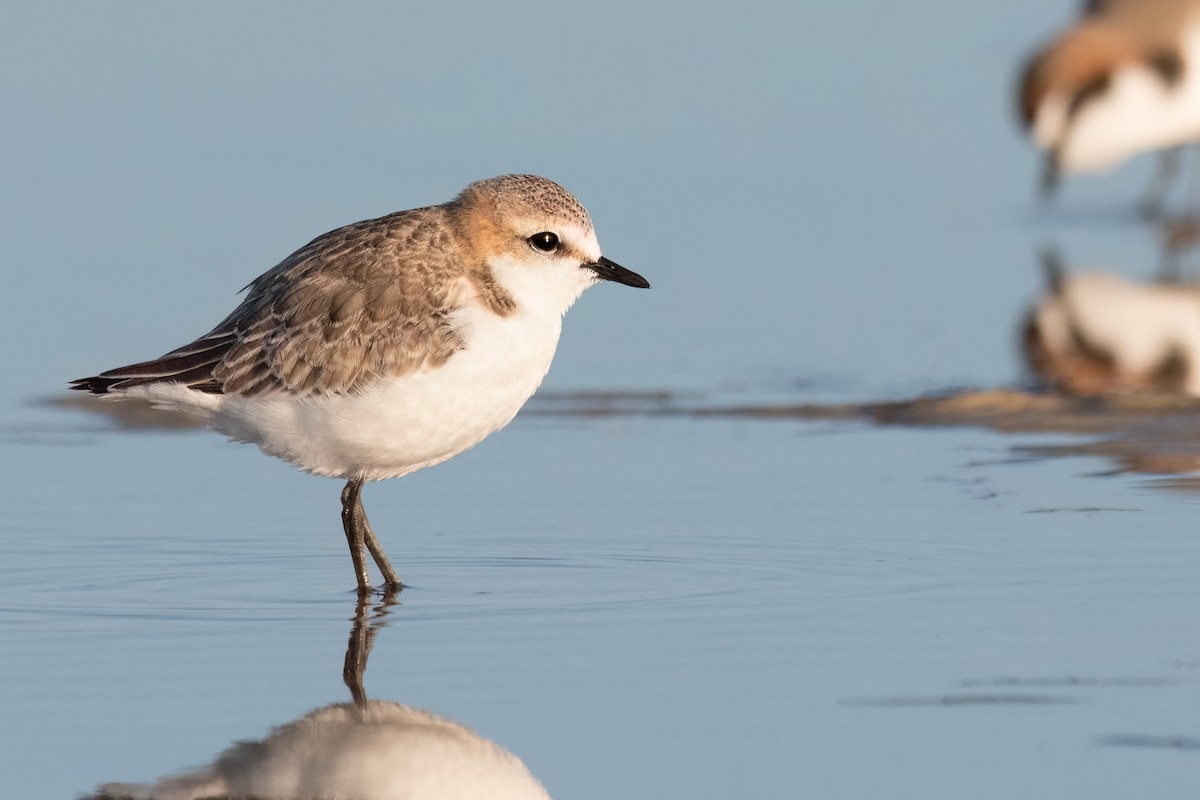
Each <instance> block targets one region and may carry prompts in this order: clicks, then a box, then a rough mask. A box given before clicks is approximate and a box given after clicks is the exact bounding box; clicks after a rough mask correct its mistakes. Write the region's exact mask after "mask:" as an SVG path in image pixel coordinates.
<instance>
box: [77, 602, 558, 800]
mask: <svg viewBox="0 0 1200 800" xmlns="http://www.w3.org/2000/svg"><path fill="white" fill-rule="evenodd" d="M394 604H395V599H394V596H393V595H390V594H389V595H385V596H384V597H383V598H382V600H381V602H378V603H377V604H376V605H375V606H374V607H372V606H371V605H370V604H369V603H367V602H366V601H364V600H360V601H359V604H358V607H357V610H356V614H355V619H354V625H353V627H352V628H351V631H350V642H349V645H348V647H347V649H346V661H345V669H344V671H343V675H344V677H345V680H346V685H347V687H349V689H350V694H351V696H352V697H353V702H351V703H337V704H334V705H329V706H325V707H323V708H318V709H315V710H313V711H310V712H309V713H308V714H306V715H304V716H303V717H301V718H300V719H298V720H296V721H294V722H290V723H288V724H286V725H282V726H280V727H278V728H276V729H275V730H274V731H272V732H271V734H270V735H269V736H268V737H267V738H265V739H263V740H261V741H257V742H241V743H238V744H235V745H233V746H232V747H230V748H229V749H228V750H226V751H225V752H224V753H222V754H221V755H220V756H218V757H217V759H216V761H214V762H213V763H212V764H211V765H210V766H207V767H204V768H202V769H198V770H195V771H192V772H187V773H183V774H179V775H173V776H168V777H166V778H162V779H160V780H159V781H158V782H156V783H154V784H152V785H134V784H109V785H106V786H102V787H101V788H100V789H99V790H98V792H97V793H96V794H95V795H93V796H92V797H91V798H90V800H201V798H204V799H205V800H235V799H237V800H251V798H253V800H284V799H285V798H286V800H318V799H320V800H329V799H331V798H355V799H356V800H401V798H403V799H404V800H420V799H421V798H431V799H432V798H437V799H438V800H460V799H461V800H467V799H468V798H470V800H479V799H480V798H494V800H548V798H549V795H548V794H547V793H546V790H545V788H543V786H542V784H541V783H540V782H538V780H537V779H536V778H534V777H533V775H532V774H530V772H529V770H528V769H527V768H526V767H525V765H524V764H523V763H522V762H521V760H520V759H519V758H517V757H516V756H515V755H513V754H512V753H510V752H508V751H507V750H505V749H504V748H503V747H501V746H500V745H498V744H496V743H495V742H492V741H490V740H488V739H484V738H483V737H481V736H479V735H478V734H476V733H475V732H474V731H471V730H469V729H468V728H466V727H464V726H462V725H459V724H458V723H456V722H451V721H450V720H447V719H443V718H442V717H439V716H437V715H435V714H432V713H430V712H428V711H423V710H421V709H418V708H412V707H410V706H405V705H401V704H400V703H395V702H390V701H386V700H369V699H367V696H366V692H365V690H364V688H363V673H364V671H365V670H366V665H367V656H368V655H369V654H370V651H371V646H372V644H373V642H374V638H375V635H376V633H377V632H378V629H379V627H380V626H381V624H382V621H383V618H384V617H385V616H386V615H387V614H388V610H389V607H390V606H391V605H394Z"/></svg>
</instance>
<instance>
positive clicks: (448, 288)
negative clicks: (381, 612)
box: [72, 175, 650, 594]
mask: <svg viewBox="0 0 1200 800" xmlns="http://www.w3.org/2000/svg"><path fill="white" fill-rule="evenodd" d="M602 280H604V281H615V282H617V283H623V284H625V285H627V286H635V287H639V288H648V287H649V286H650V284H649V283H647V282H646V279H645V278H643V277H642V276H640V275H638V274H637V273H634V272H631V271H630V270H628V269H625V268H624V267H622V266H620V265H619V264H616V263H615V262H612V261H609V260H608V259H607V258H605V257H604V256H602V255H600V245H599V244H598V243H597V241H596V234H595V231H594V230H593V228H592V221H591V218H590V217H589V216H588V213H587V211H586V210H584V207H583V206H582V205H581V204H580V203H579V201H578V200H576V199H575V197H574V196H572V195H571V194H570V193H569V192H568V191H567V190H566V189H564V188H563V187H561V186H559V185H558V184H557V183H554V182H552V181H549V180H546V179H545V178H540V177H537V176H534V175H504V176H501V177H499V178H492V179H490V180H484V181H479V182H477V183H473V184H471V185H470V186H468V187H467V188H466V189H464V190H463V191H462V193H461V194H460V195H459V196H458V197H457V198H455V199H454V200H451V201H449V202H447V203H443V204H442V205H437V206H430V207H428V208H419V209H413V210H410V211H400V212H397V213H395V214H390V215H388V216H385V217H380V218H378V219H372V220H366V221H364V222H357V223H354V224H352V225H347V226H346V227H344V228H338V229H337V230H335V231H331V232H330V233H326V234H325V235H323V236H319V237H317V238H316V239H314V240H313V241H311V242H309V243H308V244H307V245H305V246H304V247H302V248H300V249H299V250H297V251H296V252H294V253H292V254H291V255H290V256H288V257H287V258H286V259H284V260H283V261H282V262H281V263H280V264H279V265H277V266H276V267H274V268H273V269H271V270H269V271H268V272H266V273H264V274H263V275H261V276H260V277H258V278H257V279H255V280H254V281H253V282H252V283H251V284H250V285H249V286H248V287H247V288H248V290H249V291H248V293H247V295H246V298H245V300H243V301H242V303H241V305H239V306H238V307H237V308H236V309H234V311H233V313H231V314H230V315H229V316H228V317H226V318H225V320H224V321H223V322H221V323H220V324H218V325H217V327H215V328H213V329H212V330H211V331H209V332H208V333H207V334H205V335H204V336H202V337H200V338H199V339H197V340H196V341H194V342H192V343H191V344H187V345H184V346H183V347H180V348H178V349H176V350H172V351H171V352H169V353H167V354H166V355H164V356H162V357H160V358H157V359H154V360H152V361H146V362H142V363H138V364H131V365H129V366H126V367H119V368H117V369H112V370H108V371H107V372H102V373H100V374H99V375H96V376H93V377H89V378H81V379H79V380H76V381H73V386H72V388H73V389H81V390H84V391H89V392H92V393H94V394H101V395H111V396H114V397H134V398H141V399H143V400H148V401H150V402H151V403H153V404H155V405H158V406H161V407H166V408H171V409H177V410H180V411H184V412H186V413H189V414H193V415H195V416H198V417H200V418H202V419H204V420H205V421H207V422H208V423H209V424H210V425H212V426H213V427H214V428H216V429H217V430H218V431H221V432H222V433H224V434H226V435H228V436H229V437H231V438H233V439H236V440H238V441H242V442H250V443H253V444H256V445H258V446H259V448H261V449H262V450H263V452H265V453H267V454H268V455H272V456H276V457H278V458H281V459H284V460H285V461H288V462H290V463H292V464H294V465H296V466H297V467H299V468H300V469H302V470H305V471H306V472H311V473H313V474H316V475H324V476H328V477H335V478H341V479H342V480H344V481H346V487H345V489H343V490H342V526H343V529H344V531H345V534H346V539H347V541H348V542H349V545H350V554H351V557H352V558H353V560H354V571H355V576H356V578H357V581H358V590H359V593H360V594H363V593H369V592H370V591H371V585H370V581H369V579H368V575H367V568H366V559H365V556H364V554H363V549H364V547H365V548H366V549H367V550H369V551H370V553H371V556H372V557H373V558H374V560H375V563H376V565H377V566H378V568H379V571H380V572H381V573H382V575H383V579H384V588H385V589H398V588H400V587H401V583H400V579H399V577H398V576H397V575H396V572H395V570H393V569H392V566H391V564H390V563H389V562H388V559H387V556H386V555H385V554H384V551H383V548H382V546H381V545H380V544H379V541H378V540H377V539H376V537H375V534H374V532H373V531H372V530H371V526H370V524H369V523H368V522H367V516H366V512H365V511H364V510H363V505H362V497H361V492H362V487H363V483H364V482H366V481H376V480H382V479H385V478H398V477H400V476H402V475H407V474H408V473H410V472H413V471H415V470H419V469H423V468H425V467H429V466H432V465H434V464H439V463H441V462H443V461H445V460H447V459H449V458H452V457H453V456H455V455H457V454H459V453H461V452H463V451H464V450H467V449H468V448H470V447H474V446H475V445H476V444H478V443H479V442H480V441H482V440H483V439H484V438H486V437H487V436H488V435H490V434H492V433H494V432H495V431H497V430H499V429H500V428H503V427H504V426H505V425H507V424H508V423H509V422H510V421H512V419H513V417H514V416H516V413H517V411H518V410H519V409H520V408H521V406H522V405H524V403H525V401H526V400H528V399H529V397H530V396H531V395H532V394H533V392H534V390H535V389H537V387H538V385H539V384H540V383H541V381H542V378H543V377H545V375H546V372H547V371H548V370H549V369H550V362H551V360H552V359H553V357H554V351H555V348H556V347H557V345H558V338H559V333H560V332H561V330H562V317H563V315H564V314H565V313H566V311H567V309H568V308H570V307H571V305H572V304H573V303H574V302H575V300H576V299H577V298H578V297H579V295H580V294H581V293H582V292H583V290H584V289H586V288H588V287H589V286H592V285H594V284H596V283H598V282H600V281H602Z"/></svg>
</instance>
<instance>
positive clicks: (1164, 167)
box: [1138, 146, 1183, 219]
mask: <svg viewBox="0 0 1200 800" xmlns="http://www.w3.org/2000/svg"><path fill="white" fill-rule="evenodd" d="M1182 159H1183V147H1182V146H1179V147H1171V148H1168V149H1166V150H1160V151H1158V169H1156V170H1155V171H1154V175H1153V176H1152V177H1151V178H1150V183H1149V185H1147V186H1146V191H1145V192H1144V193H1143V194H1142V199H1141V200H1140V201H1138V209H1139V210H1140V211H1141V212H1142V216H1144V217H1148V218H1150V219H1156V218H1158V217H1161V216H1162V212H1163V208H1164V206H1165V205H1166V200H1167V194H1168V193H1169V192H1170V191H1171V184H1172V183H1174V182H1175V178H1176V177H1177V176H1178V175H1179V165H1180V162H1181V161H1182Z"/></svg>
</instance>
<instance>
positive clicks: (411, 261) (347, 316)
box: [71, 206, 464, 395]
mask: <svg viewBox="0 0 1200 800" xmlns="http://www.w3.org/2000/svg"><path fill="white" fill-rule="evenodd" d="M446 213H447V212H446V209H445V208H444V207H441V206H434V207H430V208H424V209H416V210H413V211H402V212H399V213H397V214H392V215H389V216H387V217H381V218H379V219H374V220H367V221H365V222H358V223H355V224H353V225H348V226H346V227H344V228H339V229H337V230H335V231H331V232H330V233H327V234H325V235H324V236H321V237H319V238H317V239H314V240H313V241H312V242H310V243H309V244H307V245H305V246H304V247H302V248H301V249H299V250H297V251H296V252H295V253H293V254H292V255H290V256H288V258H287V259H285V260H284V261H283V262H282V263H280V264H279V265H278V266H276V267H274V268H273V269H271V270H269V271H268V272H266V273H264V274H263V275H262V276H260V277H259V278H258V279H256V280H255V281H254V282H253V283H251V284H250V285H249V286H248V287H247V289H248V293H247V295H246V298H245V300H243V301H242V303H241V305H239V306H238V307H237V308H236V309H235V310H234V311H233V313H232V314H230V315H229V316H228V317H226V318H225V320H224V321H222V322H221V324H219V325H218V326H217V327H215V328H214V329H213V330H212V331H210V332H209V333H208V334H206V335H205V336H202V337H200V338H199V339H197V340H196V341H194V342H192V343H190V344H187V345H185V346H183V347H181V348H179V349H177V350H173V351H171V352H170V353H167V354H166V355H164V356H162V357H161V358H157V359H154V360H153V361H146V362H142V363H139V364H132V365H129V366H127V367H120V368H118V369H114V370H109V371H107V372H104V373H101V374H100V375H98V376H95V377H92V378H83V379H80V380H77V381H73V382H72V387H71V388H73V389H80V390H86V391H91V392H93V393H96V394H105V393H107V392H109V391H113V390H120V389H125V388H129V387H132V386H138V385H144V384H148V383H156V382H178V383H185V384H187V385H188V386H190V387H191V388H193V389H197V390H199V391H204V392H213V393H218V394H222V393H223V394H237V395H257V394H262V393H265V392H271V391H277V390H286V391H289V392H295V393H297V394H302V395H315V394H339V393H345V392H354V391H358V390H361V389H362V388H364V387H365V386H367V385H369V384H370V383H372V382H373V381H375V380H378V379H380V378H384V377H399V376H402V375H405V374H408V373H411V372H414V371H416V370H419V369H422V368H424V367H430V366H437V365H439V364H441V363H444V362H445V361H446V359H448V358H450V356H451V355H453V354H454V353H455V352H456V351H457V350H459V349H460V348H461V347H462V340H461V338H460V336H459V335H458V333H457V332H456V331H455V330H454V329H453V327H452V326H451V324H450V315H451V313H452V312H453V311H454V309H455V307H456V305H457V300H458V292H457V286H456V281H455V275H456V272H455V271H454V270H453V265H455V264H456V263H459V261H460V259H461V258H463V257H464V256H463V253H462V249H461V245H460V244H459V242H458V241H456V240H455V239H454V238H452V237H451V236H449V235H448V233H447V231H448V230H450V229H451V228H449V226H447V225H446V224H445V215H446Z"/></svg>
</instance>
